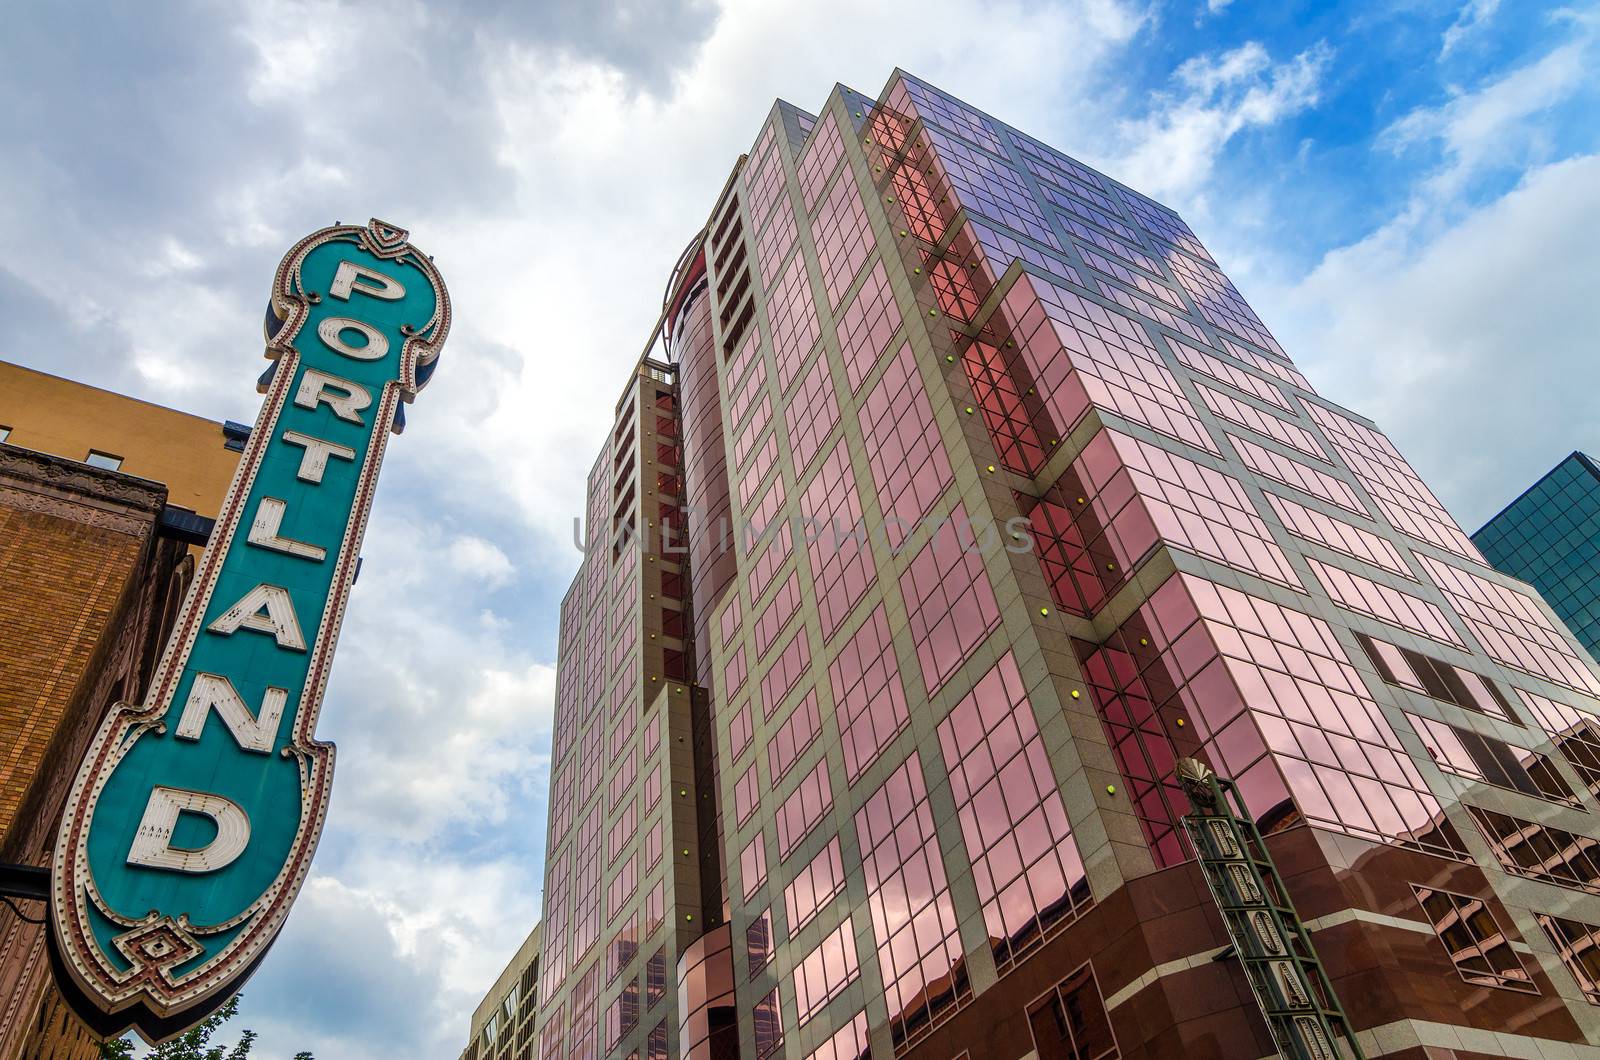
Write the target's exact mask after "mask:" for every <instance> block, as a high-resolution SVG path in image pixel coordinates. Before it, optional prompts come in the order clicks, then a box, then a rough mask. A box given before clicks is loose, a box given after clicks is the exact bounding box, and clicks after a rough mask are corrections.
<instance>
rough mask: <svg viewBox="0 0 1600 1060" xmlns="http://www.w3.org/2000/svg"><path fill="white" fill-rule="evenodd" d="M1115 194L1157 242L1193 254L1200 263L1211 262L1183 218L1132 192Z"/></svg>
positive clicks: (1123, 190) (1208, 255) (1122, 191)
mask: <svg viewBox="0 0 1600 1060" xmlns="http://www.w3.org/2000/svg"><path fill="white" fill-rule="evenodd" d="M1117 194H1118V197H1119V198H1121V199H1122V202H1123V204H1124V205H1126V206H1127V207H1128V210H1129V211H1130V212H1131V213H1132V214H1133V216H1134V217H1135V218H1136V219H1137V220H1138V222H1139V227H1140V228H1143V229H1144V230H1145V232H1146V233H1148V234H1149V235H1150V236H1151V237H1152V238H1153V239H1155V240H1156V241H1157V242H1160V243H1165V244H1166V245H1167V246H1169V247H1176V248H1178V249H1179V250H1182V251H1185V252H1187V253H1189V254H1193V255H1194V256H1195V257H1197V258H1199V259H1200V260H1201V261H1210V260H1211V255H1210V254H1209V253H1207V252H1206V248H1205V246H1204V245H1203V244H1202V243H1201V242H1200V240H1198V239H1196V238H1195V234H1194V232H1193V231H1191V230H1190V228H1189V226H1188V225H1187V224H1185V223H1184V220H1183V218H1181V217H1179V216H1178V215H1177V214H1175V213H1173V212H1172V211H1171V210H1169V209H1167V208H1166V207H1164V206H1162V205H1160V204H1159V203H1155V202H1151V201H1150V200H1149V199H1146V198H1144V197H1143V196H1140V195H1137V194H1135V193H1134V192H1131V191H1127V190H1125V189H1119V190H1118V192H1117Z"/></svg>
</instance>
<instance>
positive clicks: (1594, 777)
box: [1516, 688, 1600, 797]
mask: <svg viewBox="0 0 1600 1060" xmlns="http://www.w3.org/2000/svg"><path fill="white" fill-rule="evenodd" d="M1516 691H1517V695H1518V696H1519V697H1521V699H1522V703H1523V705H1524V706H1526V707H1527V708H1528V713H1530V714H1532V715H1533V717H1534V720H1535V721H1537V722H1538V723H1539V727H1540V728H1541V729H1543V730H1544V731H1545V732H1546V733H1547V734H1548V735H1549V737H1550V742H1551V743H1553V744H1555V746H1556V750H1558V751H1560V752H1561V756H1562V757H1563V758H1565V759H1566V760H1567V762H1568V764H1569V765H1571V766H1572V768H1573V770H1574V771H1575V772H1576V773H1577V774H1578V779H1579V780H1581V781H1583V784H1584V786H1585V787H1587V788H1588V789H1589V793H1590V794H1591V795H1594V796H1597V797H1600V718H1596V717H1595V716H1594V715H1593V714H1590V713H1589V712H1587V711H1582V710H1578V709H1577V708H1576V707H1571V706H1568V705H1567V704H1565V703H1558V702H1556V701H1555V700H1553V699H1550V698H1549V697H1547V696H1541V695H1539V694H1538V693H1535V692H1529V691H1528V690H1527V689H1525V688H1518V689H1517V690H1516Z"/></svg>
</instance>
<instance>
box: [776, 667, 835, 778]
mask: <svg viewBox="0 0 1600 1060" xmlns="http://www.w3.org/2000/svg"><path fill="white" fill-rule="evenodd" d="M821 732H822V714H821V711H820V710H819V709H818V707H817V690H816V689H814V688H813V689H812V690H811V691H809V692H807V693H806V695H805V698H804V699H802V700H800V702H798V703H796V704H795V706H794V709H793V710H791V711H790V712H789V716H788V717H787V718H785V719H784V721H783V724H782V725H781V726H779V728H778V731H777V732H776V733H774V734H773V735H772V739H771V741H770V742H769V743H768V744H767V769H768V772H769V773H770V774H771V777H772V780H771V783H772V784H774V785H776V784H777V783H778V781H780V780H782V779H783V777H784V775H785V774H787V773H788V772H789V770H790V768H792V767H793V766H794V763H795V760H796V759H797V758H799V757H800V755H801V753H802V752H804V751H805V749H806V748H808V747H810V746H811V742H812V741H813V740H815V739H816V738H817V736H818V735H819V734H820V733H821Z"/></svg>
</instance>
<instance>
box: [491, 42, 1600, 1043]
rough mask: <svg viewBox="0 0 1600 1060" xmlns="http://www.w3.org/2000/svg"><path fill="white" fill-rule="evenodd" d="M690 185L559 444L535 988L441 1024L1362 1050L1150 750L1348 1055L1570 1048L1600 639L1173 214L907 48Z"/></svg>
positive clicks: (644, 1035)
mask: <svg viewBox="0 0 1600 1060" xmlns="http://www.w3.org/2000/svg"><path fill="white" fill-rule="evenodd" d="M712 202H713V205H712V209H711V212H710V216H709V220H708V221H707V222H706V224H705V226H704V228H703V230H702V231H701V232H700V234H699V235H697V236H696V237H695V238H694V239H693V240H692V241H691V242H690V244H689V246H688V247H687V249H686V250H685V251H684V253H683V256H682V258H681V259H680V261H679V262H678V264H677V266H676V268H675V269H674V270H673V273H672V275H671V278H670V280H669V282H668V284H667V290H666V295H665V298H664V302H663V313H662V322H661V324H660V325H659V327H658V332H657V334H656V335H655V336H654V337H653V338H652V339H651V346H650V349H649V351H648V352H647V353H646V355H645V356H644V357H643V358H642V359H641V360H640V361H639V362H638V364H637V367H636V368H635V370H634V371H633V373H632V374H631V375H630V376H629V377H628V379H627V380H626V381H625V385H624V386H623V387H622V389H621V393H620V395H619V398H618V401H617V404H616V408H615V417H614V420H613V422H612V424H611V426H610V429H609V431H608V434H607V442H606V445H605V446H604V448H603V449H602V451H601V452H600V454H599V455H598V458H597V459H596V461H595V463H594V465H593V470H592V471H591V474H590V477H589V487H588V498H587V507H588V513H587V514H588V519H587V525H588V531H587V543H586V544H587V547H586V553H585V557H584V561H583V565H582V568H581V570H580V571H579V573H578V576H577V578H576V579H575V580H574V582H573V585H572V588H571V590H570V592H569V593H568V594H567V597H566V599H565V600H564V602H563V604H562V610H561V634H560V647H559V651H560V655H559V677H558V686H557V708H556V709H557V714H556V725H555V734H554V750H553V764H552V777H553V779H552V787H551V810H550V831H549V843H548V851H549V853H548V866H547V875H546V880H545V887H544V923H543V940H542V946H541V950H540V953H539V961H538V966H537V974H536V976H532V975H530V976H527V977H524V978H526V980H527V981H529V982H532V981H533V980H534V979H535V978H536V980H537V983H536V989H534V990H532V991H529V990H525V989H523V990H519V993H518V997H517V999H516V1002H517V1009H518V1011H519V1012H523V1013H526V1011H527V1008H528V1006H533V1007H534V1008H535V1009H536V1015H535V1016H534V1017H533V1018H532V1019H531V1020H529V1019H527V1017H526V1016H522V1017H519V1021H518V1026H519V1028H525V1029H519V1031H518V1033H516V1034H514V1035H513V1034H500V1035H499V1036H498V1037H497V1038H496V1039H495V1040H494V1041H485V1040H484V1039H483V1037H482V1036H481V1035H480V1036H479V1037H477V1038H475V1039H474V1040H473V1041H472V1042H471V1043H470V1044H469V1046H468V1049H467V1054H466V1055H467V1056H468V1057H469V1058H471V1060H502V1058H506V1057H514V1058H516V1060H527V1058H532V1057H539V1058H552V1057H583V1058H589V1057H619V1058H644V1060H659V1058H663V1057H667V1056H692V1057H731V1056H743V1057H755V1058H761V1057H768V1056H790V1057H797V1058H798V1057H808V1058H810V1057H816V1058H823V1060H839V1058H844V1057H860V1056H867V1055H871V1056H873V1057H877V1058H880V1060H882V1058H889V1057H897V1056H902V1055H907V1056H917V1057H930V1058H937V1060H950V1058H952V1057H969V1058H972V1060H979V1058H984V1057H996V1058H1004V1060H1012V1058H1018V1057H1023V1056H1025V1055H1028V1054H1030V1053H1036V1054H1037V1055H1038V1056H1039V1057H1041V1058H1044V1060H1052V1058H1058V1057H1092V1058H1104V1057H1115V1056H1123V1057H1172V1056H1183V1057H1186V1058H1188V1060H1201V1058H1210V1057H1217V1058H1228V1060H1237V1058H1241V1057H1242V1058H1255V1057H1263V1056H1269V1055H1272V1054H1273V1053H1274V1052H1275V1051H1276V1050H1278V1049H1280V1048H1282V1049H1284V1050H1287V1051H1286V1052H1285V1055H1291V1054H1292V1055H1299V1056H1319V1055H1323V1056H1335V1055H1341V1054H1342V1055H1350V1052H1351V1047H1350V1044H1349V1043H1348V1042H1343V1041H1339V1042H1332V1043H1330V1042H1328V1041H1327V1040H1325V1039H1318V1038H1317V1037H1316V1036H1315V1035H1314V1034H1312V1035H1310V1036H1307V1037H1302V1038H1299V1039H1296V1041H1294V1042H1289V1041H1288V1040H1287V1039H1285V1038H1282V1037H1279V1038H1277V1039H1276V1040H1275V1039H1274V1037H1273V1033H1272V1032H1271V1031H1269V1023H1268V1022H1267V1020H1266V1018H1264V1016H1263V1011H1264V1006H1265V1008H1272V1007H1273V1006H1277V1008H1278V1009H1279V1010H1282V1011H1285V1012H1294V1011H1300V1010H1301V1009H1303V1008H1305V1007H1307V1006H1308V1005H1309V1004H1310V1003H1309V1002H1308V1000H1307V999H1306V998H1305V997H1304V996H1302V992H1301V991H1299V990H1298V988H1295V987H1293V986H1292V984H1290V982H1289V980H1288V979H1283V980H1282V981H1279V982H1276V983H1275V985H1272V987H1271V989H1267V988H1266V987H1264V986H1263V981H1262V980H1258V979H1255V978H1251V977H1250V975H1248V974H1247V968H1246V963H1245V962H1246V961H1250V960H1254V959H1256V958H1258V957H1260V956H1261V954H1262V953H1269V952H1277V951H1275V950H1274V949H1273V947H1274V946H1278V947H1280V949H1281V943H1282V940H1281V938H1279V937H1278V936H1277V935H1276V934H1274V933H1275V932H1276V931H1277V930H1278V929H1277V928H1275V927H1274V926H1273V924H1272V923H1270V922H1268V921H1265V920H1264V921H1259V922H1256V927H1255V932H1256V934H1255V935H1253V936H1251V937H1250V938H1248V939H1245V938H1240V939H1235V938H1234V937H1233V936H1230V934H1229V933H1228V932H1227V931H1225V930H1224V926H1223V921H1222V919H1221V918H1220V917H1219V913H1218V903H1217V901H1216V900H1215V899H1214V898H1213V894H1212V891H1211V890H1210V889H1209V887H1208V883H1207V879H1208V877H1206V876H1205V875H1204V874H1203V871H1202V869H1203V866H1202V865H1201V864H1200V863H1198V862H1197V861H1196V859H1195V848H1194V846H1193V843H1194V842H1195V840H1194V839H1193V838H1192V835H1191V833H1190V832H1189V831H1188V830H1186V829H1185V827H1184V825H1183V823H1182V817H1183V815H1184V814H1185V813H1186V812H1187V809H1188V805H1187V803H1186V801H1185V800H1186V795H1185V793H1184V790H1183V789H1182V788H1181V787H1180V785H1179V782H1178V781H1177V780H1176V779H1175V778H1174V768H1175V765H1176V763H1177V762H1178V761H1179V759H1181V758H1194V759H1199V760H1201V761H1202V762H1204V763H1206V764H1208V765H1209V766H1210V768H1211V769H1213V770H1215V772H1216V773H1217V774H1219V775H1221V776H1224V777H1228V778H1232V779H1233V780H1234V781H1235V782H1236V784H1237V786H1238V790H1239V792H1240V794H1241V795H1242V797H1243V800H1244V803H1245V805H1246V806H1247V808H1248V812H1249V815H1250V816H1251V817H1252V818H1253V819H1254V820H1255V821H1256V823H1257V824H1258V826H1259V828H1260V831H1261V832H1262V833H1263V834H1265V836H1266V840H1265V842H1266V847H1267V849H1268V851H1269V852H1270V853H1271V855H1272V859H1273V860H1274V862H1275V863H1276V866H1277V870H1276V871H1277V876H1276V878H1277V879H1279V880H1281V882H1282V885H1283V889H1284V891H1285V892H1286V895H1285V896H1286V898H1287V899H1288V901H1289V902H1291V903H1292V905H1293V907H1294V910H1295V912H1296V913H1297V914H1298V918H1299V922H1300V923H1303V927H1304V930H1305V932H1306V937H1307V938H1309V939H1310V940H1311V942H1312V943H1313V944H1314V946H1315V951H1316V953H1317V954H1318V955H1320V959H1321V962H1322V967H1323V968H1324V969H1325V970H1326V973H1327V976H1328V980H1329V981H1330V982H1331V983H1332V986H1333V990H1334V992H1335V993H1336V994H1337V996H1338V999H1339V1000H1340V1001H1341V1002H1342V1003H1343V1008H1344V1011H1345V1013H1346V1014H1347V1015H1348V1018H1349V1023H1350V1025H1351V1026H1352V1027H1353V1028H1354V1029H1355V1031H1356V1035H1355V1042H1356V1043H1357V1044H1358V1045H1359V1047H1360V1048H1361V1049H1362V1050H1364V1052H1365V1054H1366V1055H1367V1056H1380V1055H1381V1056H1389V1057H1397V1058H1405V1060H1421V1058H1423V1057H1430V1058H1439V1057H1451V1056H1455V1057H1462V1058H1466V1057H1480V1056H1547V1055H1559V1056H1574V1057H1576V1056H1587V1055H1597V1054H1595V1053H1594V1052H1592V1050H1594V1049H1595V1048H1596V1046H1600V1019H1597V1010H1596V1008H1595V1007H1594V1003H1595V1002H1596V1001H1597V1000H1600V958H1597V954H1596V946H1597V939H1600V927H1597V926H1594V925H1600V849H1596V847H1597V841H1596V839H1595V838H1593V837H1594V836H1595V835H1596V834H1597V830H1596V827H1595V825H1594V823H1593V822H1594V820H1595V818H1594V812H1595V811H1596V810H1597V809H1600V804H1597V803H1596V802H1595V798H1596V793H1597V792H1600V714H1597V712H1600V701H1597V700H1596V698H1595V697H1596V696H1597V695H1600V673H1597V671H1596V667H1595V663H1594V661H1593V660H1592V659H1590V658H1589V657H1588V656H1587V655H1586V654H1585V653H1584V652H1583V650H1582V648H1581V647H1580V646H1579V645H1578V644H1577V643H1576V642H1575V641H1574V640H1573V639H1572V637H1571V636H1570V635H1569V634H1568V633H1567V631H1566V630H1565V629H1563V628H1562V626H1561V625H1560V623H1559V622H1558V621H1556V620H1555V618H1554V616H1553V615H1552V614H1551V612H1550V611H1549V609H1548V608H1547V607H1545V606H1544V605H1543V604H1542V603H1541V602H1540V601H1539V600H1538V599H1537V598H1536V597H1534V596H1532V595H1530V593H1529V591H1528V590H1527V588H1526V586H1524V585H1522V584H1521V583H1520V582H1517V581H1515V580H1513V579H1511V578H1508V577H1506V576H1504V575H1502V574H1501V573H1499V572H1498V571H1496V570H1494V569H1492V568H1491V567H1490V566H1488V565H1487V564H1486V563H1484V561H1483V558H1482V556H1480V555H1479V553H1478V550H1477V549H1476V548H1474V547H1473V544H1472V542H1471V541H1470V540H1469V539H1468V537H1467V535H1466V534H1465V533H1464V532H1463V531H1462V529H1461V528H1460V527H1459V526H1458V525H1457V524H1456V522H1455V520H1454V519H1453V518H1452V517H1451V516H1450V514H1449V513H1448V512H1447V511H1446V510H1445V509H1444V507H1443V506H1442V505H1441V504H1440V503H1439V501H1438V500H1437V499H1436V498H1435V497H1434V495H1433V493H1432V492H1430V491H1429V489H1428V487H1427V486H1426V485H1425V484H1424V483H1423V482H1422V481H1421V480H1420V479H1419V478H1418V477H1417V475H1416V473H1415V472H1414V471H1413V470H1412V468H1411V467H1410V465H1409V464H1407V463H1406V461H1405V459H1404V458H1403V457H1402V456H1401V455H1400V453H1399V452H1397V451H1396V449H1395V447H1394V446H1393V445H1392V444H1391V443H1390V442H1389V440H1388V438H1386V437H1385V436H1384V435H1383V434H1382V433H1381V432H1380V431H1379V430H1378V428H1377V427H1376V426H1375V425H1374V424H1373V423H1372V422H1371V421H1369V420H1366V419H1364V418H1363V417H1361V416H1360V415H1358V414H1356V413H1353V412H1350V411H1348V410H1345V409H1342V408H1339V407H1338V406H1336V405H1334V404H1333V403H1331V402H1329V401H1327V400H1326V399H1324V398H1322V397H1320V396H1318V395H1317V394H1316V392H1315V391H1314V390H1313V389H1312V387H1311V384H1310V383H1309V382H1308V381H1307V380H1306V379H1305V377H1304V376H1302V375H1301V374H1300V372H1299V371H1298V370H1296V368H1295V366H1294V364H1293V362H1292V361H1291V360H1290V358H1289V356H1288V354H1286V353H1285V351H1284V350H1283V349H1282V348H1281V347H1280V346H1279V345H1278V343H1277V341H1276V340H1275V339H1274V338H1273V336H1272V334H1271V333H1270V331H1269V330H1268V328H1267V327H1266V325H1265V324H1264V323H1263V322H1262V321H1261V320H1260V319H1259V318H1258V317H1257V315H1256V314H1255V312H1254V311H1253V310H1252V309H1251V308H1250V306H1249V305H1248V304H1247V303H1246V302H1245V300H1244V299H1243V298H1242V297H1241V296H1240V294H1239V292H1238V291H1237V289H1236V288H1235V287H1234V285H1233V284H1232V283H1231V282H1230V281H1229V280H1228V278H1227V276H1226V275H1224V273H1223V272H1222V270H1221V268H1220V267H1219V265H1218V263H1217V262H1216V261H1215V259H1213V257H1212V256H1211V254H1210V253H1209V252H1208V251H1207V250H1206V248H1205V247H1204V246H1203V245H1202V244H1201V243H1200V241H1199V240H1198V239H1197V238H1196V237H1195V235H1194V233H1193V232H1192V231H1191V230H1190V229H1189V227H1188V226H1187V225H1186V224H1185V223H1184V222H1183V220H1182V219H1181V218H1179V217H1178V216H1177V215H1176V214H1175V213H1173V212H1172V211H1171V210H1169V209H1167V208H1165V207H1163V206H1162V205H1160V204H1159V203H1156V202H1154V201H1152V200H1150V199H1149V198H1147V197H1145V196H1144V195H1141V194H1139V193H1138V192H1137V191H1135V190H1133V189H1131V188H1128V187H1126V186H1124V185H1122V184H1119V183H1118V182H1117V181H1116V180H1114V179H1113V178H1111V177H1109V176H1107V175H1105V174H1102V173H1099V172H1096V171H1095V170H1093V169H1091V168H1089V167H1088V166H1085V165H1083V164H1082V163H1080V162H1078V161H1076V160H1075V159H1073V158H1071V157H1069V156H1068V155H1066V154H1064V153H1062V152H1061V151H1059V150H1057V149H1055V148H1053V147H1050V146H1048V145H1046V144H1044V143H1042V142H1040V141H1039V140H1036V139H1034V138H1032V137H1029V136H1028V135H1026V134H1025V133H1023V132H1021V131H1019V130H1017V129H1014V128H1011V127H1009V126H1007V125H1005V124H1004V123H1002V122H1000V121H998V120H996V119H994V118H992V117H990V116H988V115H987V114H984V113H981V112H979V111H977V110H975V109H974V108H972V107H971V106H968V105H967V104H965V103H963V102H961V101H959V100H957V99H954V98H952V97H950V96H948V95H946V94H944V93H942V92H940V91H939V90H938V89H936V88H934V87H932V86H930V85H928V84H926V83H925V82H922V81H920V80H918V79H916V78H915V77H912V76H910V75H909V74H906V73H903V72H899V71H897V72H895V73H894V75H893V76H892V77H891V78H890V80H889V82H888V84H887V85H886V86H885V88H884V90H883V92H882V93H881V94H880V95H879V96H878V97H876V98H873V97H869V96H864V95H862V94H860V93H857V92H854V91H852V90H850V89H847V88H845V87H843V86H837V87H836V88H835V89H834V90H833V91H832V92H831V93H830V94H829V96H828V98H827V100H826V101H825V102H824V104H823V106H822V107H821V108H820V109H819V110H818V112H817V113H816V114H814V115H813V114H810V113H806V112H803V111H801V110H799V109H797V108H795V107H793V106H791V105H789V104H787V103H784V102H781V101H780V102H777V103H776V104H775V105H774V106H773V108H772V110H771V111H770V113H769V114H768V116H767V118H766V120H765V121H764V122H763V123H762V125H761V127H760V128H759V130H758V131H757V133H756V136H755V140H754V144H753V146H752V147H751V149H750V152H749V154H748V155H747V156H742V157H741V158H740V159H739V160H738V162H737V163H736V164H735V166H734V169H733V172H732V174H731V175H730V177H729V179H728V181H727V183H726V185H725V186H724V187H723V188H722V190H721V192H720V194H717V195H716V196H715V197H714V198H713V199H712ZM530 885H531V881H530ZM1241 886H1245V885H1241ZM1246 889H1248V887H1246ZM1235 897H1239V895H1235ZM1244 897H1249V895H1244ZM1280 904H1281V903H1280ZM1285 908H1286V907H1285ZM519 927H520V926H519ZM1236 943H1237V944H1236ZM1241 956H1242V957H1244V958H1245V961H1241ZM528 967H530V968H531V967H532V964H531V963H530V964H529V965H528ZM1250 967H1252V968H1253V967H1254V965H1250ZM508 972H515V970H510V969H508ZM519 975H521V973H520V972H515V974H508V975H507V976H505V977H502V978H503V981H505V982H511V981H514V980H515V981H519V982H520V981H522V980H521V979H518V976H519ZM495 1000H497V999H493V998H490V999H486V1001H489V1002H494V1001H495Z"/></svg>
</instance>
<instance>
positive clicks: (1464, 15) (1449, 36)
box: [1439, 0, 1500, 59]
mask: <svg viewBox="0 0 1600 1060" xmlns="http://www.w3.org/2000/svg"><path fill="white" fill-rule="evenodd" d="M1499 10H1500V0H1467V2H1466V3H1465V4H1462V5H1461V10H1460V12H1458V13H1457V15H1456V20H1455V21H1454V22H1452V23H1450V26H1449V28H1447V29H1446V30H1445V31H1444V37H1443V39H1442V41H1441V42H1440V45H1439V57H1440V58H1441V59H1443V58H1446V57H1448V56H1449V55H1450V53H1451V52H1453V51H1455V50H1456V46H1457V45H1459V44H1460V43H1461V42H1462V41H1463V40H1465V39H1466V38H1467V37H1468V36H1469V35H1471V34H1472V33H1473V31H1475V30H1477V29H1478V28H1479V27H1481V26H1483V25H1485V24H1486V23H1488V21H1489V20H1490V19H1492V18H1494V15H1495V12H1497V11H1499Z"/></svg>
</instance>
